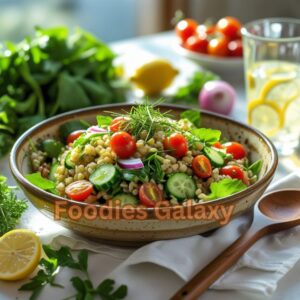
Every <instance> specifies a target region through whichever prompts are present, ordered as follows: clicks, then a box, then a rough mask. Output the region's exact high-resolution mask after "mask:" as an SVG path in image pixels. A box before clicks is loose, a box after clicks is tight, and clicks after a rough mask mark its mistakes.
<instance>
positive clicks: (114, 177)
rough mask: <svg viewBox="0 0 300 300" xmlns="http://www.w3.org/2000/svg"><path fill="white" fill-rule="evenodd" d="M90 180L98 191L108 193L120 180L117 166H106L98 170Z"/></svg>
mask: <svg viewBox="0 0 300 300" xmlns="http://www.w3.org/2000/svg"><path fill="white" fill-rule="evenodd" d="M89 180H90V182H91V183H92V184H93V185H94V186H95V187H96V188H97V189H98V190H101V191H107V190H109V189H110V188H111V187H113V185H114V184H115V183H116V182H117V181H118V180H119V173H118V170H117V168H116V167H115V166H113V165H110V164H106V165H102V166H100V167H99V168H97V169H96V170H95V171H94V173H92V174H91V176H90V178H89Z"/></svg>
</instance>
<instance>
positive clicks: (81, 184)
mask: <svg viewBox="0 0 300 300" xmlns="http://www.w3.org/2000/svg"><path fill="white" fill-rule="evenodd" d="M65 192H66V195H67V196H68V197H69V198H70V199H72V200H76V201H84V200H85V199H86V198H87V197H88V196H90V195H91V193H92V192H93V185H92V184H91V183H90V182H89V181H87V180H78V181H74V182H72V183H70V184H69V185H67V187H66V190H65Z"/></svg>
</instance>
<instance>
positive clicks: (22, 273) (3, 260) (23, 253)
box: [0, 229, 42, 280]
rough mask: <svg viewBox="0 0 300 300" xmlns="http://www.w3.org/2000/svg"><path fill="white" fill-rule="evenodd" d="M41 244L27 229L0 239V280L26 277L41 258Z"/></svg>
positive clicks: (10, 233) (18, 230) (16, 231)
mask: <svg viewBox="0 0 300 300" xmlns="http://www.w3.org/2000/svg"><path fill="white" fill-rule="evenodd" d="M41 249H42V246H41V242H40V239H39V238H38V237H37V236H36V234H35V233H34V232H33V231H31V230H27V229H16V230H12V231H10V232H8V233H6V234H4V235H3V236H2V237H1V238H0V279H2V280H20V279H24V278H26V277H28V276H29V275H30V274H31V273H32V272H33V271H34V270H35V269H36V267H37V265H38V263H39V261H40V258H41V252H42V251H41Z"/></svg>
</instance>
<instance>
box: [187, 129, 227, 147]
mask: <svg viewBox="0 0 300 300" xmlns="http://www.w3.org/2000/svg"><path fill="white" fill-rule="evenodd" d="M191 133H192V135H194V136H195V137H196V138H198V139H199V140H200V141H201V142H203V143H207V144H209V145H211V144H213V143H215V142H218V141H219V140H220V138H221V131H220V130H216V129H210V128H197V129H191Z"/></svg>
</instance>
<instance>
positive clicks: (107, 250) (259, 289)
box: [52, 173, 300, 300]
mask: <svg viewBox="0 0 300 300" xmlns="http://www.w3.org/2000/svg"><path fill="white" fill-rule="evenodd" d="M280 188H300V177H299V174H298V175H297V174H296V173H294V174H291V175H289V176H287V177H285V178H283V179H281V180H280V181H278V182H277V183H275V184H273V185H272V186H271V187H270V188H269V189H268V191H270V190H276V189H280ZM249 220H250V217H249V214H245V215H243V216H241V217H238V218H236V219H234V220H233V221H231V222H230V223H229V224H228V225H226V226H224V227H222V228H220V229H219V230H217V231H215V232H214V233H213V234H211V235H210V236H209V237H204V236H199V235H197V236H193V237H188V238H182V239H177V240H169V241H158V242H154V243H151V244H148V245H146V246H144V247H141V248H139V249H138V250H136V251H133V250H132V249H124V248H116V247H111V246H103V245H101V244H96V243H90V242H87V241H83V240H78V239H76V238H74V237H66V236H57V237H56V238H54V239H53V241H52V245H54V246H55V247H59V246H61V245H68V246H70V247H71V248H72V249H74V250H75V249H81V248H87V249H89V250H91V251H94V252H97V253H101V254H107V255H112V256H114V257H118V258H120V259H125V260H124V261H123V262H122V263H121V264H120V265H119V266H118V267H117V268H116V269H115V270H114V271H113V272H112V273H111V274H110V276H109V277H110V278H114V279H115V280H116V281H117V282H119V283H122V284H127V285H128V286H129V295H128V299H132V300H134V299H143V300H148V299H149V300H150V299H151V300H153V299H167V298H169V297H170V296H171V295H172V293H174V292H175V291H176V289H178V288H179V287H180V285H183V284H184V282H185V281H187V280H188V279H190V278H191V277H192V276H193V275H194V274H196V273H197V272H198V271H199V270H200V269H201V268H203V267H205V265H207V263H208V262H209V261H211V260H213V259H214V258H215V257H216V256H217V255H218V254H219V253H221V252H222V251H223V250H224V249H225V248H226V247H227V246H229V245H230V244H231V243H232V242H233V241H235V240H236V239H237V238H238V237H239V236H240V235H241V234H242V233H243V232H244V231H245V230H246V229H247V228H248V226H249V222H250V221H249ZM126 258H127V259H126ZM299 259H300V228H299V226H298V227H296V228H293V229H290V230H288V231H284V232H280V233H277V234H273V235H271V236H267V237H264V238H263V239H261V240H260V241H258V242H257V243H256V244H255V245H254V246H253V247H252V248H251V249H249V250H248V251H247V252H246V253H245V255H244V256H243V257H242V258H241V259H240V260H239V261H238V263H237V264H236V265H235V266H234V267H232V268H231V269H230V270H229V271H228V272H226V273H225V274H224V275H223V276H222V277H221V278H220V279H219V280H218V281H217V282H215V283H214V284H213V285H212V286H211V289H218V290H222V289H223V290H239V291H248V292H249V291H250V292H255V293H260V294H264V295H271V294H272V293H273V292H274V291H275V289H276V287H277V284H278V281H279V280H280V279H281V278H282V277H283V276H284V275H285V274H286V273H287V272H288V271H289V270H290V269H291V268H292V267H293V266H294V265H295V263H296V262H297V261H298V260H299Z"/></svg>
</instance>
